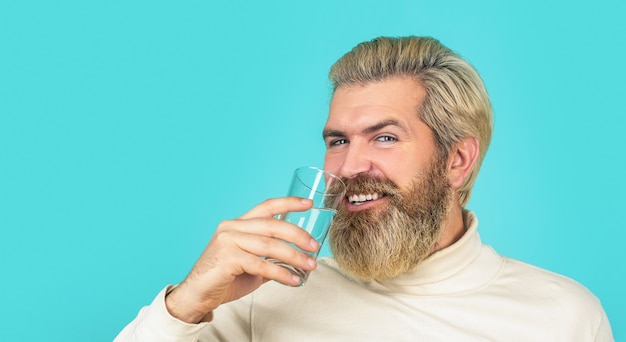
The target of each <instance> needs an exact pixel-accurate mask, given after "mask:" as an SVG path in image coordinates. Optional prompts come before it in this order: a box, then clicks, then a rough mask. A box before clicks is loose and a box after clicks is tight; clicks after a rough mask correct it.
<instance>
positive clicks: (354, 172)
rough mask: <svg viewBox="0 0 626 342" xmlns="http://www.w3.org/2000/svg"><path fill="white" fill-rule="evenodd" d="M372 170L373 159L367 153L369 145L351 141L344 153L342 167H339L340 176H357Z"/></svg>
mask: <svg viewBox="0 0 626 342" xmlns="http://www.w3.org/2000/svg"><path fill="white" fill-rule="evenodd" d="M371 172H372V160H371V159H370V156H369V154H368V153H367V146H364V145H362V144H357V143H350V145H349V146H348V147H347V149H346V151H345V153H344V155H343V160H342V162H341V167H340V168H339V176H340V177H345V178H355V177H357V176H360V175H366V174H369V173H371Z"/></svg>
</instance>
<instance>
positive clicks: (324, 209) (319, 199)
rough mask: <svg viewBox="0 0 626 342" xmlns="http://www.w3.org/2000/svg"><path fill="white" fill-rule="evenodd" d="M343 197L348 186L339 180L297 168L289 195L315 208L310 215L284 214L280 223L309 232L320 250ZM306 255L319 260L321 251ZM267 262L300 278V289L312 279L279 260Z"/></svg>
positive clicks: (333, 176)
mask: <svg viewBox="0 0 626 342" xmlns="http://www.w3.org/2000/svg"><path fill="white" fill-rule="evenodd" d="M344 193H345V185H344V184H343V182H342V181H341V179H339V177H337V176H335V175H333V174H331V173H329V172H327V171H324V170H322V169H318V168H315V167H301V168H298V169H296V171H295V172H294V175H293V179H292V180H291V186H290V187H289V193H288V194H287V195H288V196H296V197H301V198H308V199H310V200H312V201H313V207H311V209H309V210H307V211H302V212H288V213H286V214H281V215H279V216H278V219H281V220H285V221H287V222H289V223H293V224H295V225H297V226H298V227H300V228H302V229H304V230H306V231H307V232H308V233H309V234H311V236H312V237H313V238H314V239H315V240H317V242H319V244H320V246H321V245H322V244H323V243H324V239H325V238H326V235H327V234H328V228H330V223H331V221H332V219H333V217H334V216H335V213H336V212H337V206H338V205H339V202H340V201H341V198H342V197H343V196H344ZM291 245H292V246H293V247H294V248H298V247H296V246H295V245H293V244H291ZM303 252H304V251H303ZM304 253H307V254H309V255H311V256H312V257H314V258H317V255H318V254H319V249H318V251H317V252H312V253H309V252H304ZM267 260H268V261H271V262H273V263H275V264H277V265H280V266H283V267H285V268H286V269H287V270H289V271H290V272H291V273H293V274H295V275H297V276H298V277H300V279H301V282H300V285H303V284H304V282H305V281H306V280H307V278H308V276H309V272H307V271H304V270H302V269H299V268H297V267H294V266H292V265H289V264H286V263H284V262H282V261H280V260H276V259H270V258H268V259H267Z"/></svg>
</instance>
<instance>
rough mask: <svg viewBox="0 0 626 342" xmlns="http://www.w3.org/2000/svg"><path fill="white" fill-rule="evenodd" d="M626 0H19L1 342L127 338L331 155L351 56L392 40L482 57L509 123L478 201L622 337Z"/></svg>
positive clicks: (0, 194) (2, 148)
mask: <svg viewBox="0 0 626 342" xmlns="http://www.w3.org/2000/svg"><path fill="white" fill-rule="evenodd" d="M625 15H626V10H625V5H624V2H620V1H618V0H614V1H608V0H599V1H584V2H582V1H579V2H571V1H552V2H549V1H538V0H533V1H524V2H521V1H520V2H515V3H508V4H505V2H500V1H478V2H470V1H461V0H454V1H446V2H439V3H437V2H436V1H399V0H392V1H380V2H377V1H362V0H361V1H302V2H293V1H264V2H253V1H249V2H241V1H239V2H238V1H233V2H231V3H229V4H226V3H219V2H213V3H208V2H205V1H179V2H164V1H101V0H98V1H69V0H61V1H27V0H26V1H10V0H2V1H1V2H0V231H1V237H0V266H1V270H0V277H2V278H1V282H0V293H1V294H2V304H1V305H0V340H1V341H18V340H19V341H36V340H45V341H110V340H112V339H113V337H114V336H115V335H116V334H117V332H118V331H119V330H121V329H122V327H123V326H124V325H125V324H126V323H128V322H129V321H130V320H131V319H132V318H133V317H134V316H135V315H136V313H137V311H138V310H139V309H140V308H141V306H143V305H146V304H148V303H150V301H151V300H152V298H153V297H154V295H156V294H157V292H158V291H159V290H160V289H161V288H162V287H163V286H165V285H166V284H169V283H176V282H178V281H180V280H181V279H182V278H183V277H184V276H185V274H186V273H187V272H188V270H189V269H190V268H191V266H192V264H193V262H194V261H195V259H196V257H197V256H198V255H199V254H200V253H201V251H202V250H203V248H204V246H205V244H206V243H207V241H208V240H209V238H210V236H211V235H212V232H213V230H214V228H215V226H216V225H217V224H218V223H219V222H220V221H221V220H224V219H230V218H234V217H236V216H239V215H240V214H242V213H243V212H245V211H247V210H248V209H249V208H250V207H251V206H253V205H254V204H256V203H258V202H260V201H262V200H264V199H265V198H268V197H275V196H281V195H283V194H284V193H285V192H286V191H287V186H288V180H289V179H290V177H291V172H292V170H293V169H294V168H295V167H298V166H301V165H322V161H323V153H324V146H323V143H322V139H321V134H320V132H321V129H322V127H323V125H324V122H325V119H326V113H327V106H328V101H329V98H330V86H329V83H328V81H327V78H326V75H327V71H328V69H329V67H330V65H331V64H332V63H333V62H334V61H335V60H336V59H337V58H338V57H340V56H341V55H342V54H343V53H345V52H347V51H348V50H349V49H350V48H352V47H353V46H354V45H356V44H357V43H358V42H361V41H364V40H369V39H372V38H374V37H376V36H379V35H407V34H415V35H429V36H434V37H436V38H438V39H440V40H441V41H442V42H443V43H444V44H446V45H448V46H449V47H451V48H452V49H454V50H456V51H458V52H459V53H461V55H463V56H464V57H466V58H467V59H468V60H469V61H470V62H471V63H473V65H474V66H475V67H476V68H477V69H478V71H479V72H480V73H481V75H482V76H483V78H484V80H485V82H486V84H487V88H488V90H489V92H490V94H491V96H492V101H493V106H494V109H495V122H496V130H495V135H494V138H493V142H492V147H491V149H490V151H489V153H488V154H487V159H486V161H485V163H484V167H483V170H482V172H481V174H480V176H479V178H478V182H477V184H476V187H475V192H474V196H473V198H472V200H471V202H470V204H469V206H468V208H470V209H473V210H475V211H476V212H477V213H478V216H479V220H480V231H481V235H482V237H483V240H484V241H485V242H486V243H488V244H490V245H493V246H494V247H495V248H496V250H498V251H499V252H500V253H502V254H504V255H507V256H510V257H514V258H517V259H521V260H524V261H527V262H530V263H533V264H536V265H539V266H541V267H545V268H547V269H550V270H553V271H556V272H559V273H562V274H565V275H567V276H570V277H572V278H575V279H576V280H578V281H579V282H581V283H582V284H584V285H585V286H587V287H588V288H589V289H590V290H592V291H593V292H594V293H595V294H596V295H597V296H598V297H599V298H600V299H601V301H602V302H603V304H604V307H605V309H606V311H607V313H608V316H609V319H610V320H611V323H612V326H613V330H614V334H615V336H616V339H617V340H620V338H624V337H625V336H626V328H625V327H626V309H625V307H626V299H625V296H624V295H623V282H622V281H623V277H624V275H625V273H626V272H625V268H624V266H623V262H624V261H625V260H626V258H625V249H624V248H623V240H624V239H625V238H626V233H625V228H626V225H625V224H624V212H625V211H624V205H625V204H626V200H625V199H624V193H626V186H625V182H624V175H625V171H624V169H625V167H626V163H625V161H624V156H625V152H624V147H625V145H626V144H625V143H624V133H623V131H624V125H625V124H626V119H625V118H624V117H625V114H626V109H625V106H624V94H623V93H624V90H625V87H624V80H625V79H626V63H624V58H625V57H624V56H625V55H626V49H625V45H626V44H624V43H625V42H624V34H625V33H626V30H625V24H624V19H623V18H624V16H625Z"/></svg>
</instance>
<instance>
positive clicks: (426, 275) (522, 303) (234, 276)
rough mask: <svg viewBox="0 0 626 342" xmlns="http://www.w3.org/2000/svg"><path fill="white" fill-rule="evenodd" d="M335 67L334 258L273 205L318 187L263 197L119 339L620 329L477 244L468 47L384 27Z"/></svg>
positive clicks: (302, 203)
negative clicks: (391, 34) (337, 195)
mask: <svg viewBox="0 0 626 342" xmlns="http://www.w3.org/2000/svg"><path fill="white" fill-rule="evenodd" d="M330 78H331V80H332V82H333V85H334V93H333V98H332V101H331V104H330V111H329V116H328V121H327V123H326V126H325V128H324V132H323V136H324V140H325V142H326V146H327V152H326V157H325V169H326V170H328V171H330V172H331V173H334V174H336V175H339V176H341V177H342V178H343V180H344V181H345V183H346V187H347V193H346V196H345V198H344V199H343V202H342V203H341V205H340V208H339V209H338V213H337V215H336V217H335V220H334V222H333V224H332V226H331V231H330V238H329V242H330V245H331V249H332V251H333V256H334V258H333V259H328V258H322V259H320V260H319V263H316V262H315V260H313V259H311V258H310V257H308V256H307V255H306V254H305V253H302V252H300V251H298V250H297V249H295V248H293V247H291V246H289V245H288V244H285V243H283V242H282V240H284V241H288V242H291V243H293V244H295V245H297V246H298V247H300V248H301V249H302V250H305V251H314V250H316V249H317V248H319V246H318V244H317V243H316V242H315V241H314V240H313V239H312V238H311V237H310V236H309V235H308V234H307V233H305V232H304V231H303V230H301V229H299V228H298V227H296V226H294V225H291V224H289V223H286V222H283V221H279V220H276V219H274V218H273V216H274V215H276V214H279V213H284V212H288V211H302V210H306V209H308V208H309V207H310V206H311V203H310V202H308V201H307V200H302V199H298V198H277V199H271V200H267V201H265V202H264V203H261V204H260V205H258V206H256V207H254V208H252V209H251V210H250V211H249V212H248V213H246V214H244V215H243V216H241V217H240V218H238V219H236V220H231V221H225V222H223V223H221V224H220V226H219V227H218V228H217V230H216V232H215V235H214V237H213V238H212V240H211V241H210V242H209V244H208V246H207V248H206V250H205V251H204V252H203V254H202V255H201V256H200V258H199V260H198V261H197V263H196V264H195V266H194V267H193V269H192V270H191V272H190V273H189V275H188V276H187V277H186V278H185V280H183V282H182V283H180V284H179V285H178V286H175V287H173V286H169V287H167V288H166V289H164V290H163V291H162V292H161V293H160V294H159V295H158V296H157V298H156V299H155V300H154V302H153V303H152V304H151V305H150V306H148V307H146V308H144V309H142V310H141V312H140V313H139V315H138V316H137V318H136V319H135V320H134V321H133V322H132V323H131V324H130V325H129V326H127V327H126V328H125V329H124V330H123V331H122V332H121V333H120V335H119V336H118V338H117V340H118V341H196V340H200V341H252V340H254V341H346V340H348V341H416V340H419V341H444V340H445V341H474V340H481V341H483V340H488V341H612V340H613V337H612V333H611V329H610V326H609V322H608V319H607V317H606V315H605V313H604V310H603V309H602V306H601V305H600V303H599V301H598V300H597V299H596V298H595V297H594V296H593V295H592V294H591V293H590V292H589V291H588V290H586V289H585V288H584V287H582V286H581V285H580V284H578V283H576V282H574V281H573V280H570V279H568V278H565V277H562V276H559V275H556V274H553V273H551V272H548V271H545V270H541V269H538V268H535V267H533V266H530V265H527V264H524V263H521V262H519V261H515V260H511V259H508V258H505V257H502V256H500V255H498V254H496V253H495V252H494V251H493V250H492V249H491V248H490V247H487V246H485V245H482V243H481V241H480V238H479V236H478V233H477V231H476V230H477V226H478V221H477V219H476V216H475V215H474V214H473V213H472V212H470V211H468V210H466V209H464V206H465V205H466V204H467V202H468V200H469V197H470V193H471V189H472V185H473V184H474V181H475V179H476V176H477V174H478V170H479V168H480V164H481V162H482V160H483V158H484V156H485V153H486V151H487V147H488V145H489V141H490V138H491V132H492V127H493V124H492V111H491V105H490V102H489V98H488V95H487V92H486V90H485V88H484V85H483V82H482V80H481V79H480V77H479V75H478V74H477V73H476V71H475V70H474V69H473V68H472V67H471V66H470V65H469V64H468V63H467V62H465V61H464V60H463V59H461V58H460V57H459V56H458V55H456V54H454V53H453V52H452V51H450V50H449V49H448V48H446V47H444V46H443V45H441V44H440V43H439V42H438V41H437V40H434V39H432V38H424V37H405V38H384V37H383V38H378V39H375V40H373V41H371V42H365V43H362V44H359V45H358V46H357V47H355V48H354V49H353V50H352V51H350V52H349V53H347V54H346V55H344V56H343V57H342V58H341V59H339V60H338V61H337V63H336V64H335V65H334V66H333V67H332V69H331V71H330ZM262 256H267V257H271V258H274V259H279V260H281V261H283V262H286V263H288V264H291V265H294V266H297V267H301V268H303V269H305V270H315V271H314V272H312V274H311V276H310V277H309V279H308V281H307V283H306V284H305V285H304V286H303V287H301V288H293V287H288V286H283V285H281V284H279V283H277V282H280V283H282V284H286V285H292V286H293V285H298V284H299V283H300V279H298V278H297V277H296V276H294V275H292V274H291V273H290V272H288V271H287V270H285V269H284V268H282V267H280V266H277V265H275V264H273V263H270V262H268V261H265V260H264V259H263V258H262ZM268 280H276V281H277V282H269V283H267V284H264V283H266V282H267V281H268ZM263 284H264V285H263ZM261 285H263V286H261Z"/></svg>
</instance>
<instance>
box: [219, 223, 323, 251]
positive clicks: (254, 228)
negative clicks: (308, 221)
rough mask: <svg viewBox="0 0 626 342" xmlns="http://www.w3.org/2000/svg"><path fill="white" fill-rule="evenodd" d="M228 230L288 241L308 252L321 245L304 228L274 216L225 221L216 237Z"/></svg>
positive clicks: (315, 249)
mask: <svg viewBox="0 0 626 342" xmlns="http://www.w3.org/2000/svg"><path fill="white" fill-rule="evenodd" d="M228 232H239V233H245V234H250V235H256V236H258V237H259V238H263V237H267V238H273V239H279V240H283V241H287V242H290V243H293V244H295V245H296V246H298V247H299V248H300V249H302V250H305V251H307V252H315V251H317V250H318V248H319V247H320V245H319V243H318V242H317V241H316V240H315V239H314V238H313V237H312V236H311V235H310V234H309V233H308V232H307V231H305V230H304V229H302V228H300V227H298V226H296V225H294V224H292V223H289V222H286V221H283V220H278V219H275V218H273V217H264V218H252V219H247V220H242V219H237V220H231V221H224V222H222V223H221V224H220V225H219V226H218V228H217V230H216V231H215V235H214V238H217V237H219V236H220V235H221V234H223V233H228ZM227 236H228V235H227ZM233 239H236V237H233ZM233 241H236V240H233Z"/></svg>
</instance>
